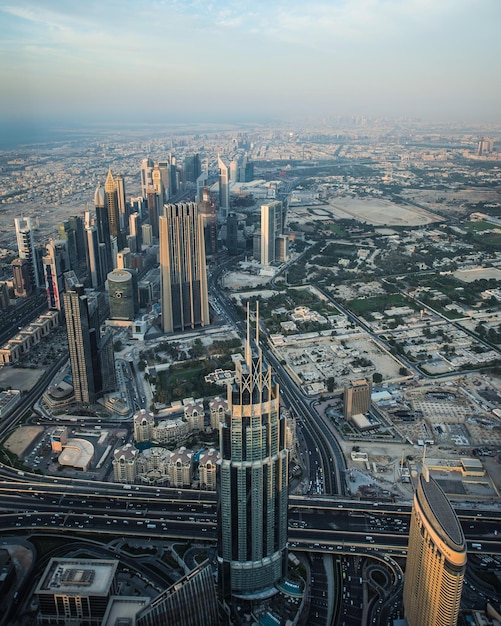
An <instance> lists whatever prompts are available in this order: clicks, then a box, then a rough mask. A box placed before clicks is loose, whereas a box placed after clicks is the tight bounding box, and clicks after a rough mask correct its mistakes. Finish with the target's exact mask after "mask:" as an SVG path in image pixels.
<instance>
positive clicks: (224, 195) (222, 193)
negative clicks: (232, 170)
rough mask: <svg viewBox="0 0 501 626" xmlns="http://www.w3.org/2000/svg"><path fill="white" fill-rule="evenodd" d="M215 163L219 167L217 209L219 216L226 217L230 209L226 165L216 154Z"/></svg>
mask: <svg viewBox="0 0 501 626" xmlns="http://www.w3.org/2000/svg"><path fill="white" fill-rule="evenodd" d="M217 165H218V167H219V210H220V212H221V217H222V218H223V219H226V217H227V216H228V211H229V210H230V181H229V175H228V167H227V166H226V165H225V164H224V161H223V160H222V159H221V157H220V156H219V155H218V157H217Z"/></svg>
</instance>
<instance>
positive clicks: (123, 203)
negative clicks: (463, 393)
mask: <svg viewBox="0 0 501 626" xmlns="http://www.w3.org/2000/svg"><path fill="white" fill-rule="evenodd" d="M115 182H116V184H117V199H118V214H119V217H120V231H121V232H122V234H124V233H127V232H128V230H127V229H128V227H129V212H130V208H129V205H128V203H127V200H126V198H125V180H124V177H123V176H122V174H117V175H116V178H115Z"/></svg>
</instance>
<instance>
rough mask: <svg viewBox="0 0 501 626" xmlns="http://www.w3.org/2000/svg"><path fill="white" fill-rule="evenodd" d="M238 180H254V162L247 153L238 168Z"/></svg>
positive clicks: (242, 181) (248, 181) (244, 181)
mask: <svg viewBox="0 0 501 626" xmlns="http://www.w3.org/2000/svg"><path fill="white" fill-rule="evenodd" d="M238 180H239V181H240V182H241V183H250V182H251V180H254V163H252V161H249V160H248V157H247V155H245V156H244V158H243V160H242V163H241V165H240V167H239V169H238Z"/></svg>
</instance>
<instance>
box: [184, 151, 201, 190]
mask: <svg viewBox="0 0 501 626" xmlns="http://www.w3.org/2000/svg"><path fill="white" fill-rule="evenodd" d="M201 172H202V167H201V165H200V155H199V154H198V153H196V154H187V155H186V156H185V157H184V180H185V182H188V183H194V182H196V180H197V178H198V177H199V176H200V174H201Z"/></svg>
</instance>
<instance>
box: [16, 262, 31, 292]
mask: <svg viewBox="0 0 501 626" xmlns="http://www.w3.org/2000/svg"><path fill="white" fill-rule="evenodd" d="M11 267H12V278H13V283H14V295H15V296H16V298H28V296H31V294H32V292H33V283H32V282H31V278H32V272H31V266H30V262H29V261H28V259H19V258H18V259H14V260H13V261H12V263H11Z"/></svg>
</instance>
